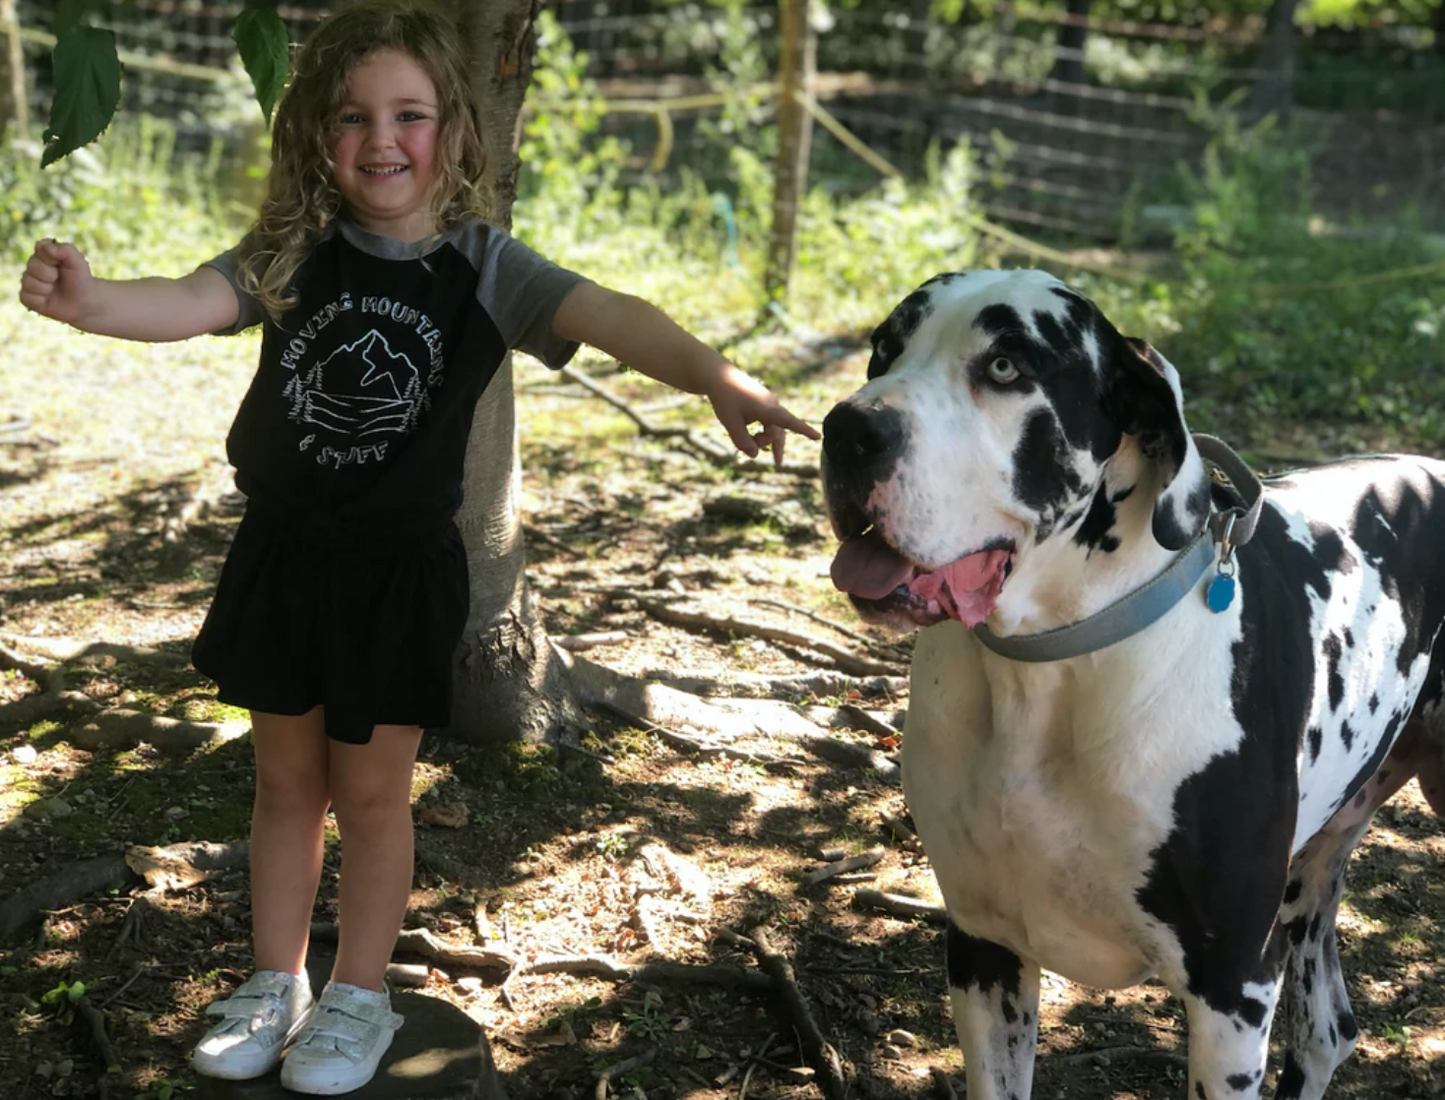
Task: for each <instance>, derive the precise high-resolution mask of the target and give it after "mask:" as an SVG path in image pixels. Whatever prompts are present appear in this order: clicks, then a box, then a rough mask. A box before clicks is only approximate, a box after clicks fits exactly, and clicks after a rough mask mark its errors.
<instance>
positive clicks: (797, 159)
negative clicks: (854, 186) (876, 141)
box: [763, 0, 818, 302]
mask: <svg viewBox="0 0 1445 1100" xmlns="http://www.w3.org/2000/svg"><path fill="white" fill-rule="evenodd" d="M809 2H810V0H779V7H780V9H781V14H782V30H783V51H782V58H781V60H780V62H779V66H778V160H777V165H776V167H775V168H774V170H773V224H772V231H771V233H770V234H769V237H768V268H767V274H766V276H765V277H764V282H763V285H764V288H765V289H766V290H767V294H768V300H769V301H770V302H777V301H781V300H782V299H783V298H785V297H786V296H787V293H788V279H789V277H790V276H791V274H792V268H793V251H794V245H795V237H796V230H797V216H798V200H799V198H800V197H801V196H802V194H803V192H804V190H805V189H806V188H807V183H808V151H809V148H810V147H811V146H812V142H813V116H812V115H811V114H809V113H808V110H807V108H806V107H805V106H804V105H803V99H802V97H804V96H807V95H811V94H812V91H813V77H814V75H815V74H816V72H817V68H818V60H817V58H818V51H817V42H816V39H815V38H814V36H813V29H812V22H811V20H810V19H809V18H808V5H809Z"/></svg>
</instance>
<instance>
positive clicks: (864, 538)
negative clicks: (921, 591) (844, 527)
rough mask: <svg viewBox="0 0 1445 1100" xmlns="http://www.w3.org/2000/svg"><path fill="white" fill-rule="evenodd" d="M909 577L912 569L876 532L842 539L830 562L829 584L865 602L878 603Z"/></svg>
mask: <svg viewBox="0 0 1445 1100" xmlns="http://www.w3.org/2000/svg"><path fill="white" fill-rule="evenodd" d="M912 575H913V566H912V565H910V564H909V562H908V560H907V559H906V558H903V557H901V556H900V555H899V554H898V552H897V551H896V550H894V549H893V547H891V546H889V545H888V544H887V543H886V542H884V541H883V539H882V537H881V536H880V535H878V533H877V532H874V531H870V532H868V534H866V535H854V536H853V537H852V538H849V539H845V540H844V541H843V544H842V545H841V546H839V547H838V553H837V556H835V557H834V558H833V569H832V576H833V584H834V585H835V586H836V587H837V588H838V589H839V590H840V591H842V592H847V593H850V594H851V595H854V596H858V597H860V598H861V599H865V600H881V599H882V598H883V597H884V596H886V595H888V593H890V592H892V591H893V590H894V589H895V588H897V587H898V586H899V585H900V584H906V583H907V582H908V578H909V577H911V576H912Z"/></svg>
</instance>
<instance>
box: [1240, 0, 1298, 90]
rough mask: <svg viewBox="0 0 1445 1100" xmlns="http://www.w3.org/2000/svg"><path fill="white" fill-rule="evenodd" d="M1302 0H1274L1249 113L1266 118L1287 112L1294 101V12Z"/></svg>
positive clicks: (1267, 23) (1271, 5)
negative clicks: (1269, 115) (1268, 115)
mask: <svg viewBox="0 0 1445 1100" xmlns="http://www.w3.org/2000/svg"><path fill="white" fill-rule="evenodd" d="M1298 7H1299V0H1273V2H1272V3H1271V4H1270V6H1269V18H1268V21H1267V22H1266V24H1265V31H1264V45H1262V46H1261V47H1260V50H1259V61H1258V63H1257V71H1256V74H1255V78H1254V87H1253V88H1252V89H1251V90H1250V94H1249V114H1250V116H1251V117H1252V118H1262V117H1263V116H1265V115H1267V114H1269V113H1270V112H1271V111H1273V112H1275V113H1277V114H1279V115H1285V114H1288V113H1289V109H1290V107H1291V106H1293V103H1294V91H1293V86H1294V15H1295V9H1296V8H1298Z"/></svg>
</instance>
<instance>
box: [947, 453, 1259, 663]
mask: <svg viewBox="0 0 1445 1100" xmlns="http://www.w3.org/2000/svg"><path fill="white" fill-rule="evenodd" d="M1194 444H1195V446H1196V447H1197V448H1198V449H1199V454H1200V456H1201V457H1202V458H1204V459H1205V460H1206V461H1208V462H1212V463H1214V464H1215V465H1216V466H1218V467H1219V468H1220V469H1221V470H1223V471H1224V473H1225V474H1226V475H1227V476H1228V477H1229V480H1230V483H1231V484H1233V486H1234V487H1235V489H1236V490H1237V491H1238V492H1239V494H1240V495H1241V496H1242V497H1243V498H1244V500H1245V502H1246V507H1245V508H1244V509H1242V510H1241V509H1231V510H1229V511H1226V512H1215V513H1212V514H1211V515H1210V517H1209V521H1208V522H1207V523H1206V524H1205V525H1204V529H1203V530H1202V531H1200V532H1199V534H1198V535H1196V536H1195V538H1194V541H1193V542H1191V543H1190V544H1189V545H1188V546H1186V547H1185V548H1184V549H1183V550H1181V551H1180V552H1179V554H1178V556H1177V557H1175V559H1174V561H1173V562H1171V563H1170V565H1169V568H1167V569H1165V570H1164V572H1162V573H1160V574H1159V575H1158V576H1157V577H1155V578H1154V579H1153V580H1152V581H1150V582H1149V583H1148V584H1146V585H1144V586H1143V587H1142V588H1136V589H1135V590H1134V591H1133V592H1130V593H1129V594H1128V595H1126V596H1123V597H1121V598H1120V599H1118V600H1117V601H1115V602H1114V603H1112V604H1110V605H1109V606H1108V607H1106V608H1104V610H1102V611H1099V612H1097V613H1095V614H1093V615H1090V616H1089V617H1088V618H1087V619H1081V620H1079V621H1078V622H1076V623H1070V624H1069V625H1068V626H1061V627H1057V628H1055V629H1054V630H1045V631H1042V632H1041V633H1038V634H1010V635H1008V636H1006V637H1000V636H999V635H997V634H995V633H993V631H991V630H989V628H988V627H987V626H985V625H984V624H982V623H980V624H979V625H978V626H976V627H974V628H973V636H974V637H975V638H977V639H978V640H979V641H980V642H982V643H983V645H984V647H985V648H986V649H989V650H992V651H993V652H994V653H997V654H998V655H999V656H1000V657H1006V658H1008V659H1009V660H1011V661H1025V662H1028V663H1040V662H1044V661H1063V660H1067V659H1068V658H1070V657H1082V656H1083V655H1084V654H1086V653H1093V652H1095V651H1096V650H1100V649H1105V648H1107V647H1108V646H1111V645H1114V644H1115V643H1117V642H1122V641H1123V640H1124V639H1125V638H1130V637H1132V636H1133V635H1135V634H1137V633H1139V631H1141V630H1143V629H1144V628H1145V627H1146V626H1150V625H1152V624H1153V623H1156V622H1158V621H1159V620H1160V619H1162V618H1163V617H1164V616H1165V615H1166V614H1168V613H1169V611H1171V610H1172V609H1173V608H1174V606H1175V605H1176V604H1178V603H1179V601H1180V600H1182V599H1184V597H1185V596H1186V595H1188V594H1189V593H1190V592H1191V591H1192V590H1193V589H1194V586H1195V585H1196V584H1198V583H1199V578H1200V577H1202V576H1204V574H1205V571H1206V570H1208V569H1209V567H1210V566H1211V565H1212V564H1213V563H1214V560H1215V554H1216V544H1218V552H1219V556H1220V560H1221V561H1232V557H1233V554H1234V550H1235V548H1236V547H1238V546H1243V545H1244V544H1245V543H1246V542H1248V541H1249V540H1250V538H1252V537H1253V535H1254V529H1255V526H1256V525H1257V524H1258V522H1259V513H1260V509H1261V508H1262V507H1263V505H1264V488H1263V486H1262V485H1260V482H1259V478H1257V477H1255V475H1254V472H1253V471H1252V470H1250V468H1249V466H1248V465H1246V463H1245V461H1244V460H1243V459H1242V458H1240V457H1239V456H1238V455H1237V454H1235V453H1234V451H1232V450H1231V449H1230V448H1229V446H1228V445H1227V444H1226V443H1224V442H1223V441H1222V440H1220V439H1216V438H1215V437H1214V436H1212V435H1195V437H1194Z"/></svg>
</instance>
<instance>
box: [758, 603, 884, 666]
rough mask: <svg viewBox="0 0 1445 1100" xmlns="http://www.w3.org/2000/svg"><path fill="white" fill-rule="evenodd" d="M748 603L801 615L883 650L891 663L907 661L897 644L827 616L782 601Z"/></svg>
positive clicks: (863, 643) (870, 646) (869, 646)
mask: <svg viewBox="0 0 1445 1100" xmlns="http://www.w3.org/2000/svg"><path fill="white" fill-rule="evenodd" d="M748 602H749V603H751V604H752V605H753V606H755V607H770V608H772V609H773V610H775V611H786V612H787V613H788V614H790V615H801V616H802V617H803V618H805V619H809V620H811V621H813V622H815V623H817V624H818V625H819V626H826V627H828V628H829V629H830V630H836V631H837V632H838V633H839V634H841V635H843V637H845V638H851V639H852V640H853V641H855V642H859V643H861V644H862V645H865V646H867V647H868V648H869V649H877V650H882V651H883V652H884V653H886V654H888V660H890V661H902V660H906V659H907V658H906V657H904V656H903V655H902V654H901V653H900V652H899V651H900V649H901V647H900V646H899V645H898V643H897V642H887V641H883V640H881V639H878V638H870V637H869V636H868V635H867V634H864V633H863V632H862V631H861V630H854V629H853V628H852V627H851V626H847V625H845V624H844V623H840V622H838V621H837V620H836V619H830V618H828V616H826V615H819V614H818V613H817V612H816V611H809V610H808V609H807V608H806V607H796V606H794V605H793V604H788V603H783V602H782V601H781V600H771V599H763V598H755V599H752V600H749V601H748Z"/></svg>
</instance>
